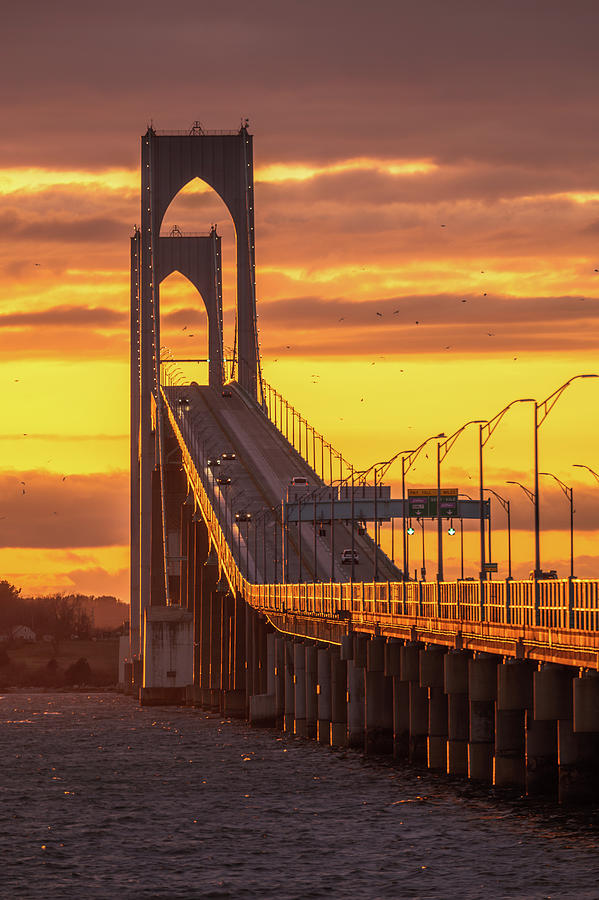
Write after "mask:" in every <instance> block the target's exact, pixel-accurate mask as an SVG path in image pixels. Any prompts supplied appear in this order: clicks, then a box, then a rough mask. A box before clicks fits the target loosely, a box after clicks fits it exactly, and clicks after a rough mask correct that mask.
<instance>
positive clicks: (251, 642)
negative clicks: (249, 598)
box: [245, 604, 260, 713]
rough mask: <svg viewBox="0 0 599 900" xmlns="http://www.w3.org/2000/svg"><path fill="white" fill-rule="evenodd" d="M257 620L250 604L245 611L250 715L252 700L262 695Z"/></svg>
mask: <svg viewBox="0 0 599 900" xmlns="http://www.w3.org/2000/svg"><path fill="white" fill-rule="evenodd" d="M255 620H256V611H255V610H254V609H252V607H251V606H249V604H248V605H247V606H246V611H245V704H246V709H247V711H248V713H249V710H250V704H251V698H252V697H253V696H254V694H259V693H260V691H259V689H258V687H257V680H258V679H257V672H256V668H257V667H256V640H255Z"/></svg>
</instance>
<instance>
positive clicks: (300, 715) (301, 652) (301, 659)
mask: <svg viewBox="0 0 599 900" xmlns="http://www.w3.org/2000/svg"><path fill="white" fill-rule="evenodd" d="M293 666H294V678H293V681H294V689H295V695H294V704H295V712H294V720H293V733H294V734H295V735H297V736H298V737H306V645H305V644H301V643H300V642H299V641H297V642H296V643H295V644H294V646H293Z"/></svg>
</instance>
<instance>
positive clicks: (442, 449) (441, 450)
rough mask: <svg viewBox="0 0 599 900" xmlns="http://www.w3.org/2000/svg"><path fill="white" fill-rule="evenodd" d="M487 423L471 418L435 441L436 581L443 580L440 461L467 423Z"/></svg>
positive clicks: (483, 420) (484, 420)
mask: <svg viewBox="0 0 599 900" xmlns="http://www.w3.org/2000/svg"><path fill="white" fill-rule="evenodd" d="M481 424H485V425H486V424H487V420H486V419H471V420H470V422H466V423H465V424H464V425H462V427H461V428H458V430H457V431H454V433H453V434H451V435H450V436H449V437H448V438H447V439H446V440H444V441H440V442H439V443H437V583H440V582H441V581H443V518H442V516H441V463H442V462H443V460H444V459H445V457H446V456H447V454H448V453H449V451H450V450H451V448H452V447H453V445H454V444H455V442H456V441H457V439H458V437H459V436H460V435H461V433H462V431H464V430H465V429H466V428H467V427H468V426H469V425H481Z"/></svg>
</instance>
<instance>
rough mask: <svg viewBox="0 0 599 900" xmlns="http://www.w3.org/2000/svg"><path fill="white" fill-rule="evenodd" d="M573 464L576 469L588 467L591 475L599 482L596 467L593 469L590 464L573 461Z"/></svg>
mask: <svg viewBox="0 0 599 900" xmlns="http://www.w3.org/2000/svg"><path fill="white" fill-rule="evenodd" d="M572 465H573V466H574V468H575V469H588V471H589V472H590V473H591V475H593V476H594V478H595V481H597V482H599V474H597V472H595V470H594V469H591V467H590V466H585V465H584V463H572Z"/></svg>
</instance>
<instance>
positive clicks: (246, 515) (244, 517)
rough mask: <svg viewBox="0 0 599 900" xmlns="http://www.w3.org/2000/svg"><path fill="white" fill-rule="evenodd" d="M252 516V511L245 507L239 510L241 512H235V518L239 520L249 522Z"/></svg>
mask: <svg viewBox="0 0 599 900" xmlns="http://www.w3.org/2000/svg"><path fill="white" fill-rule="evenodd" d="M251 518H252V514H251V512H248V511H247V510H245V509H242V510H239V512H236V513H235V520H236V521H237V522H249V521H250V519H251Z"/></svg>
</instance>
